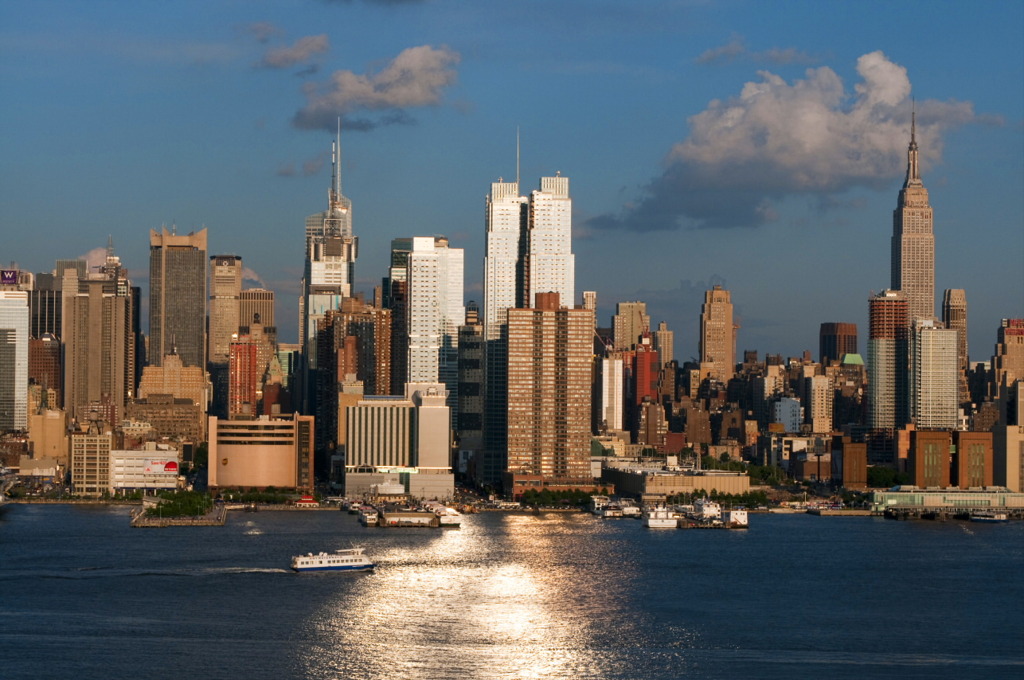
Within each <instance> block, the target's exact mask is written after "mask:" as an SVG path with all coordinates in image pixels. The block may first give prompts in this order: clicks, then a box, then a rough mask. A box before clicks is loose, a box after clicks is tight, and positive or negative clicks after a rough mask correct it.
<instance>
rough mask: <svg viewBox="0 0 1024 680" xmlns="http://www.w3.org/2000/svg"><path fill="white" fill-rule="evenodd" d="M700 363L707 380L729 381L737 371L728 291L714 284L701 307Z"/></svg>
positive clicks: (730, 301) (733, 324)
mask: <svg viewBox="0 0 1024 680" xmlns="http://www.w3.org/2000/svg"><path fill="white" fill-rule="evenodd" d="M700 363H701V371H702V373H703V372H704V370H705V367H707V372H708V375H709V376H710V377H713V378H715V379H717V380H721V381H723V382H725V381H728V380H729V379H730V378H731V377H732V376H733V372H734V371H735V370H736V325H735V323H734V322H733V313H732V298H731V296H730V294H729V291H727V290H724V289H723V288H722V287H721V286H719V285H715V286H714V287H713V288H712V289H711V290H709V291H707V292H705V293H704V304H703V305H701V308H700Z"/></svg>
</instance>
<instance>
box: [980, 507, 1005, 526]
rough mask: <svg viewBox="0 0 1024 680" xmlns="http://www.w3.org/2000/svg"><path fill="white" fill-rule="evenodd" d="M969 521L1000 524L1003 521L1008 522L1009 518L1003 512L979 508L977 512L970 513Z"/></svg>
mask: <svg viewBox="0 0 1024 680" xmlns="http://www.w3.org/2000/svg"><path fill="white" fill-rule="evenodd" d="M971 521H972V522H989V523H994V524H1001V523H1003V522H1009V521H1010V518H1009V516H1008V515H1007V514H1006V513H1005V512H990V511H987V510H981V511H978V512H972V513H971Z"/></svg>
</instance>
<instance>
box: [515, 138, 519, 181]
mask: <svg viewBox="0 0 1024 680" xmlns="http://www.w3.org/2000/svg"><path fill="white" fill-rule="evenodd" d="M516 186H517V187H518V186H519V126H518V125H517V126H516Z"/></svg>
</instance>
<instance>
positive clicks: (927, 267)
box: [891, 119, 935, 322]
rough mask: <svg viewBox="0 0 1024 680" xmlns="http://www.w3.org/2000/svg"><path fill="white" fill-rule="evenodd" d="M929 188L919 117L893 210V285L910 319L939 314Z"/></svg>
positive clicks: (914, 124) (931, 316)
mask: <svg viewBox="0 0 1024 680" xmlns="http://www.w3.org/2000/svg"><path fill="white" fill-rule="evenodd" d="M933 221H934V216H933V214H932V207H931V205H929V203H928V190H927V189H925V188H924V183H923V182H922V181H921V172H920V167H919V166H918V150H917V136H916V119H915V121H914V122H912V123H911V127H910V145H909V146H908V147H907V176H906V179H905V180H904V182H903V188H902V189H900V194H899V199H898V200H897V203H896V209H895V210H894V211H893V214H892V283H891V286H892V289H893V290H899V291H902V292H903V294H904V295H905V296H906V298H907V305H908V322H910V321H913V320H914V319H931V318H933V317H934V316H935V234H934V232H933Z"/></svg>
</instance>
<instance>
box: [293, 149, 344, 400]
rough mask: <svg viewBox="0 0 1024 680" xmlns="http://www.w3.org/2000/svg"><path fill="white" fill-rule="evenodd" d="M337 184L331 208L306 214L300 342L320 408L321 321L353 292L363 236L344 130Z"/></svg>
mask: <svg viewBox="0 0 1024 680" xmlns="http://www.w3.org/2000/svg"><path fill="white" fill-rule="evenodd" d="M331 157H332V165H331V167H332V171H331V187H330V189H329V190H328V192H327V204H328V205H327V210H325V211H323V212H319V213H316V214H314V215H310V216H309V217H307V218H306V259H305V266H304V272H303V277H302V296H301V298H300V300H299V317H300V322H299V344H300V345H301V346H302V356H303V365H302V368H303V371H302V376H303V378H302V380H301V381H300V382H301V387H300V392H301V394H300V398H299V401H300V403H302V404H303V412H304V413H313V412H314V410H315V409H316V397H315V392H316V381H317V375H316V374H317V371H318V370H319V367H318V366H317V337H316V335H317V323H318V322H319V321H320V320H321V319H323V317H324V315H325V314H326V313H327V312H329V311H332V310H335V309H338V307H339V306H340V305H341V301H342V299H343V298H346V297H350V296H351V295H352V293H353V290H352V284H353V282H354V281H355V262H356V257H357V256H358V254H359V239H358V238H357V237H356V236H355V235H354V233H353V231H352V201H351V200H349V198H348V197H346V196H345V195H344V194H343V193H342V192H341V134H340V131H339V135H338V139H337V140H336V141H335V142H334V143H333V145H332V147H331Z"/></svg>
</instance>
